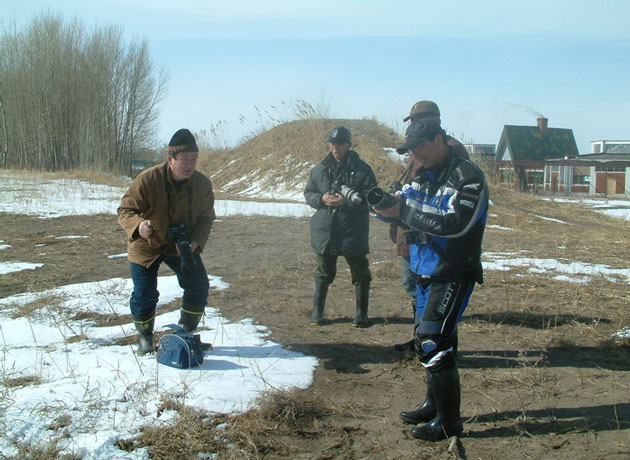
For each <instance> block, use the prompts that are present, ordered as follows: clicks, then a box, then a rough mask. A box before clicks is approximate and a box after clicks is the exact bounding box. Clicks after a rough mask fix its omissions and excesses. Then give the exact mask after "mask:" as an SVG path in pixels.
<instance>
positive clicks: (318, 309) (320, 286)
mask: <svg viewBox="0 0 630 460" xmlns="http://www.w3.org/2000/svg"><path fill="white" fill-rule="evenodd" d="M328 286H329V284H328V283H321V282H316V283H315V291H314V293H313V311H312V312H311V326H321V325H322V324H324V306H325V305H326V295H327V294H328Z"/></svg>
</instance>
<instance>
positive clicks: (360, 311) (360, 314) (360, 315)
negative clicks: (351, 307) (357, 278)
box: [352, 281, 370, 327]
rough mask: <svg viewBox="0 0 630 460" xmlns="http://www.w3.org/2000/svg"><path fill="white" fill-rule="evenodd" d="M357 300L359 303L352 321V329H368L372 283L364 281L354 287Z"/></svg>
mask: <svg viewBox="0 0 630 460" xmlns="http://www.w3.org/2000/svg"><path fill="white" fill-rule="evenodd" d="M354 292H355V298H356V301H357V311H356V314H355V316H354V321H352V327H367V326H368V325H369V322H368V316H367V313H368V305H369V303H370V282H369V281H367V282H366V281H363V282H361V283H357V284H355V286H354Z"/></svg>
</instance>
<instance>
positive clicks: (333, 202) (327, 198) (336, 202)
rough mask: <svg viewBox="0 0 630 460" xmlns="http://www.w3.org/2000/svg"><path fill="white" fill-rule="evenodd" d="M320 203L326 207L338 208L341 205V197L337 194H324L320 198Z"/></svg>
mask: <svg viewBox="0 0 630 460" xmlns="http://www.w3.org/2000/svg"><path fill="white" fill-rule="evenodd" d="M322 202H323V203H324V204H325V205H326V206H334V207H338V206H341V205H342V204H343V196H342V195H340V194H339V193H335V194H334V195H331V194H330V193H328V192H326V193H324V195H323V196H322Z"/></svg>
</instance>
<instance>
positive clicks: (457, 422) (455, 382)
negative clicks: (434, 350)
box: [411, 357, 464, 441]
mask: <svg viewBox="0 0 630 460" xmlns="http://www.w3.org/2000/svg"><path fill="white" fill-rule="evenodd" d="M451 360H452V364H451V365H450V366H449V367H446V368H444V369H440V370H438V371H435V372H433V375H432V376H431V378H432V382H431V387H432V388H433V393H434V398H435V408H436V415H435V417H434V418H433V420H431V421H430V422H429V423H427V424H426V425H421V426H416V427H413V428H412V429H411V436H413V437H414V438H417V439H424V440H426V441H440V440H442V439H447V438H448V437H450V436H459V435H460V434H462V431H464V426H463V424H462V421H461V419H460V416H459V406H460V398H461V393H460V386H459V372H458V371H457V364H456V363H455V359H454V358H453V357H452V358H451Z"/></svg>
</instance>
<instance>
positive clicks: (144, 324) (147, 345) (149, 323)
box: [133, 312, 155, 356]
mask: <svg viewBox="0 0 630 460" xmlns="http://www.w3.org/2000/svg"><path fill="white" fill-rule="evenodd" d="M133 324H134V326H136V330H137V331H138V336H139V338H140V341H139V343H138V349H137V350H136V354H137V355H139V356H142V355H146V354H147V353H153V351H154V348H153V326H154V324H155V312H153V313H150V314H148V315H143V316H139V315H133Z"/></svg>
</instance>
